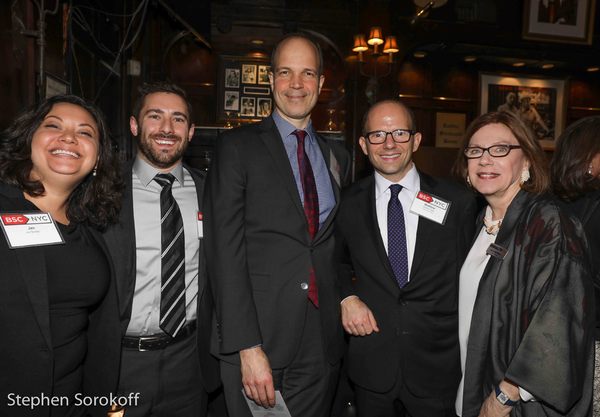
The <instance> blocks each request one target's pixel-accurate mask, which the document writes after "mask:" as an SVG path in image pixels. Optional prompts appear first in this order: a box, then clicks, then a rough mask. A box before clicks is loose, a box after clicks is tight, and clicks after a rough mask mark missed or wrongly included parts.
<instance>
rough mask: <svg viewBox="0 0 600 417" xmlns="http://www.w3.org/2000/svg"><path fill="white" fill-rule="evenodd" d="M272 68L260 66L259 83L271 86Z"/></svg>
mask: <svg viewBox="0 0 600 417" xmlns="http://www.w3.org/2000/svg"><path fill="white" fill-rule="evenodd" d="M270 69H271V67H270V66H268V65H259V66H258V83H259V84H263V85H269V84H270V82H269V71H270Z"/></svg>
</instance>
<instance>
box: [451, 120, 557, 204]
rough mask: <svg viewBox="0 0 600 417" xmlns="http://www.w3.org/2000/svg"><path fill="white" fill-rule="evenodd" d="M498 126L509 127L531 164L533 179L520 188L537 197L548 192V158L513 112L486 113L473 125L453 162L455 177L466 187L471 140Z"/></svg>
mask: <svg viewBox="0 0 600 417" xmlns="http://www.w3.org/2000/svg"><path fill="white" fill-rule="evenodd" d="M496 123H499V124H502V125H504V126H506V127H507V128H508V129H509V130H510V131H511V132H512V134H513V135H514V136H515V138H516V139H517V142H519V145H520V146H521V151H522V152H523V154H524V155H525V158H527V160H528V161H529V174H530V178H529V181H527V182H525V183H523V184H522V185H521V188H522V189H523V190H525V191H529V192H531V193H534V194H541V193H543V192H545V191H547V190H548V188H549V186H550V178H549V175H548V170H547V165H548V164H547V160H546V155H544V151H543V150H542V147H541V146H540V144H539V142H538V141H537V139H536V137H535V135H534V133H533V132H532V131H531V130H530V129H529V128H528V127H527V126H526V125H525V123H523V121H522V120H521V119H520V118H519V117H518V116H517V115H515V114H514V113H511V112H491V113H486V114H482V115H481V116H479V117H478V118H477V119H475V120H473V122H471V124H470V125H469V127H468V128H467V131H466V132H465V137H464V139H463V141H462V145H461V147H460V149H459V151H458V155H457V158H456V161H455V162H454V167H453V169H452V170H453V173H454V175H455V176H456V177H457V178H458V179H459V180H461V181H463V182H464V183H466V179H467V157H466V156H465V149H466V148H467V147H468V146H469V142H470V141H471V138H472V137H473V135H474V134H475V133H476V132H477V131H478V130H479V129H481V128H482V127H484V126H487V125H491V124H496Z"/></svg>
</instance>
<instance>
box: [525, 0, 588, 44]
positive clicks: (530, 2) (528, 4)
mask: <svg viewBox="0 0 600 417" xmlns="http://www.w3.org/2000/svg"><path fill="white" fill-rule="evenodd" d="M595 10H596V0H525V2H524V11H523V12H524V13H523V14H524V17H523V38H525V39H532V40H542V41H548V42H568V43H583V44H591V43H592V35H593V30H594V16H595Z"/></svg>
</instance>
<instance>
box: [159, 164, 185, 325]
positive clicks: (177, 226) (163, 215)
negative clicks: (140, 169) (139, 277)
mask: <svg viewBox="0 0 600 417" xmlns="http://www.w3.org/2000/svg"><path fill="white" fill-rule="evenodd" d="M174 180H175V177H174V176H173V175H172V174H157V175H156V176H155V177H154V181H156V182H157V183H158V184H159V185H160V186H161V187H162V191H161V192H160V236H161V239H160V240H161V245H160V248H161V254H160V260H161V271H160V274H161V286H160V328H161V329H162V330H163V331H164V332H165V333H166V334H168V335H171V336H172V337H175V336H177V333H179V331H180V330H181V329H182V328H183V326H184V325H185V239H184V233H183V219H182V218H181V213H180V211H179V206H178V205H177V202H176V201H175V198H173V193H172V192H171V187H172V186H173V181H174Z"/></svg>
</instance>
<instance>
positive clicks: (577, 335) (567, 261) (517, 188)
mask: <svg viewBox="0 0 600 417" xmlns="http://www.w3.org/2000/svg"><path fill="white" fill-rule="evenodd" d="M455 172H456V173H457V174H458V176H459V177H460V178H461V179H462V180H463V181H465V182H467V183H468V184H469V185H470V186H471V187H472V188H473V189H474V190H475V191H477V192H478V193H479V194H481V195H482V196H483V197H484V198H485V200H486V202H487V207H486V209H485V210H484V211H483V213H481V215H480V217H479V222H478V230H479V233H478V235H477V237H476V239H475V240H474V242H473V245H472V247H471V250H470V252H469V254H468V255H467V258H466V260H465V262H464V264H463V266H462V268H461V271H460V285H459V302H458V308H459V309H458V311H459V326H458V328H459V342H460V352H461V365H462V370H463V378H462V381H461V383H460V386H459V389H458V395H457V399H456V411H457V414H458V415H459V416H462V417H477V416H479V417H502V416H508V415H511V416H514V417H516V416H519V417H542V416H543V417H545V416H571V417H587V416H588V415H590V414H589V413H590V411H591V397H592V367H593V360H594V358H593V328H594V302H593V298H592V294H593V286H592V280H591V276H590V269H589V259H588V256H587V245H586V240H585V235H584V232H583V230H582V228H581V225H580V223H579V222H577V221H576V220H575V219H573V218H571V217H569V215H568V214H567V213H566V212H565V211H563V210H562V209H561V207H560V205H559V204H558V202H557V201H556V200H554V199H552V198H551V197H549V196H548V195H546V191H547V189H548V187H549V178H548V174H547V171H546V169H545V156H544V153H543V151H542V149H541V147H540V145H539V143H538V141H537V140H536V139H535V136H534V135H533V132H531V131H530V130H529V129H528V128H527V127H526V126H525V125H524V123H523V121H521V120H520V119H519V118H518V116H516V115H514V114H513V113H509V112H495V113H488V114H484V115H482V116H480V117H478V118H477V119H475V120H474V121H473V122H472V123H471V125H470V126H469V128H468V129H467V132H466V134H465V139H464V142H463V145H462V149H461V154H460V155H459V158H458V160H457V162H456V165H455Z"/></svg>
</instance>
